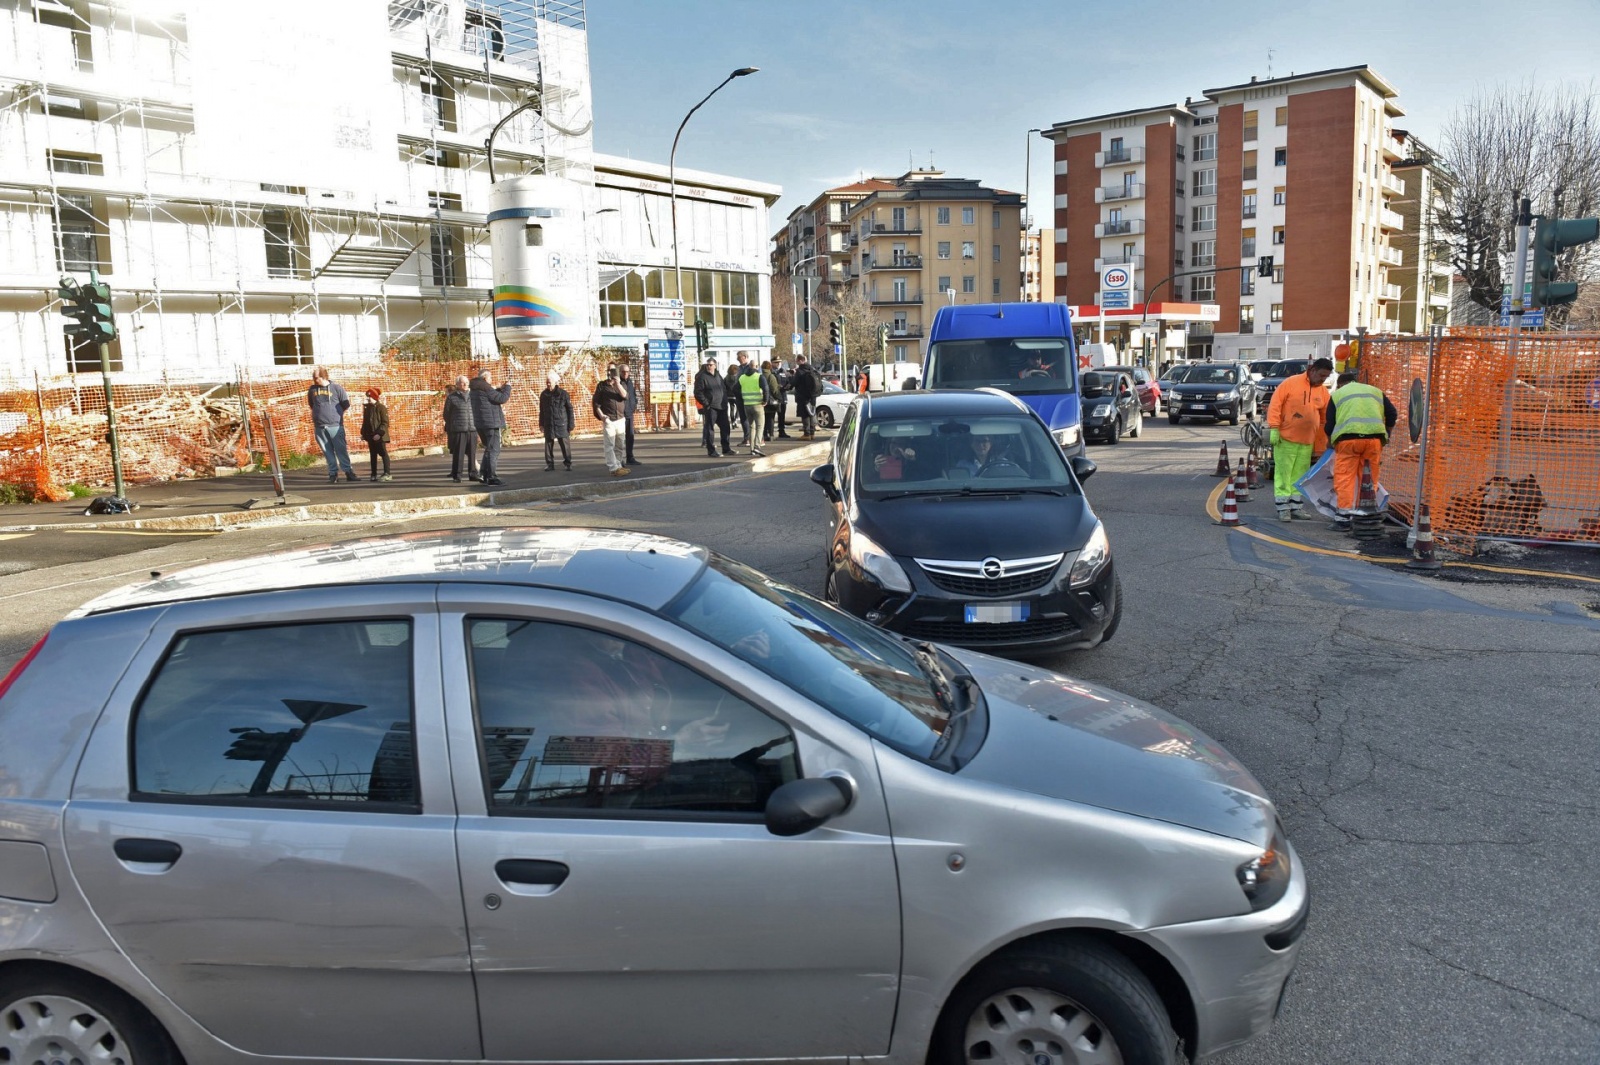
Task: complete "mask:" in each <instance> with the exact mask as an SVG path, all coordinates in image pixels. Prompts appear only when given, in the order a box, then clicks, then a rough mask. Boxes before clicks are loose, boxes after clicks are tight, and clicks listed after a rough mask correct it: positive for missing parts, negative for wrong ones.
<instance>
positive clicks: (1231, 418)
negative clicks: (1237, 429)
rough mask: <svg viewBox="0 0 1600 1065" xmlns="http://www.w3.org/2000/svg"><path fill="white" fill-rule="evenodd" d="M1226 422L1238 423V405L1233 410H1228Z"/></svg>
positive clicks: (1230, 423)
mask: <svg viewBox="0 0 1600 1065" xmlns="http://www.w3.org/2000/svg"><path fill="white" fill-rule="evenodd" d="M1228 424H1229V425H1238V424H1239V408H1238V407H1234V408H1233V410H1231V411H1229V412H1228Z"/></svg>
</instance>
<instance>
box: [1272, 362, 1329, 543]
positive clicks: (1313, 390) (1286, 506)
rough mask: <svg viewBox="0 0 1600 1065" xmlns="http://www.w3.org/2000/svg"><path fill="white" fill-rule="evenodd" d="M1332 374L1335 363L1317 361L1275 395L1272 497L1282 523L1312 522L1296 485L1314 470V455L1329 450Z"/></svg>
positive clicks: (1290, 380) (1279, 389) (1292, 378)
mask: <svg viewBox="0 0 1600 1065" xmlns="http://www.w3.org/2000/svg"><path fill="white" fill-rule="evenodd" d="M1332 372H1333V361H1332V360H1331V359H1315V360H1313V361H1312V363H1311V365H1310V366H1308V367H1306V372H1305V373H1300V374H1295V375H1294V376H1293V377H1291V378H1289V379H1288V380H1287V381H1285V382H1284V383H1283V384H1281V385H1279V386H1278V388H1277V391H1275V392H1273V393H1272V403H1271V405H1270V406H1269V407H1268V408H1267V427H1268V428H1269V429H1270V430H1271V437H1270V439H1271V441H1272V497H1273V501H1274V502H1275V503H1277V505H1278V520H1279V521H1295V520H1301V521H1310V520H1311V515H1310V514H1307V513H1306V511H1305V503H1306V501H1305V498H1304V497H1303V496H1301V494H1300V489H1299V488H1297V487H1296V484H1297V483H1298V482H1299V480H1300V478H1302V477H1304V476H1305V475H1306V471H1308V470H1310V469H1311V458H1312V455H1313V454H1316V455H1320V454H1322V452H1324V451H1326V450H1327V449H1328V443H1327V434H1326V433H1325V432H1324V430H1323V428H1322V422H1323V417H1324V414H1325V412H1326V411H1327V409H1328V390H1327V389H1326V388H1324V387H1323V382H1324V381H1326V380H1327V379H1328V375H1329V374H1331V373H1332Z"/></svg>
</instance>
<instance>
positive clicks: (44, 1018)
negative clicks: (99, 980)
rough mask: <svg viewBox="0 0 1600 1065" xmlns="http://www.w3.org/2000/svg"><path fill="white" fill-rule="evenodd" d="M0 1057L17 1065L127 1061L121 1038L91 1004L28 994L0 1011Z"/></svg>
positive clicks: (130, 1058)
mask: <svg viewBox="0 0 1600 1065" xmlns="http://www.w3.org/2000/svg"><path fill="white" fill-rule="evenodd" d="M0 1061H5V1062H16V1063H18V1065H35V1063H43V1065H96V1063H99V1065H133V1054H132V1052H131V1051H130V1050H129V1048H128V1044H127V1042H126V1040H124V1038H123V1036H122V1033H121V1032H119V1031H118V1030H117V1028H116V1026H115V1025H114V1024H112V1023H111V1021H110V1019H109V1018H107V1017H106V1016H105V1015H104V1014H103V1013H101V1012H100V1011H99V1010H97V1009H95V1008H94V1007H92V1006H90V1005H88V1004H86V1003H84V1002H80V1001H79V1000H77V999H75V998H67V997H65V996H61V995H29V996H26V997H24V998H20V999H16V1000H14V1001H12V1002H11V1003H10V1004H8V1005H7V1006H6V1007H5V1008H4V1009H0Z"/></svg>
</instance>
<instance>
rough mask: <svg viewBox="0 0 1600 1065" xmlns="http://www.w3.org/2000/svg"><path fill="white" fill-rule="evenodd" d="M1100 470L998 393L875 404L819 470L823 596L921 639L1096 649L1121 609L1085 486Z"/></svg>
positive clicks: (849, 426) (877, 400)
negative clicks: (826, 519)
mask: <svg viewBox="0 0 1600 1065" xmlns="http://www.w3.org/2000/svg"><path fill="white" fill-rule="evenodd" d="M1094 470H1095V465H1094V463H1093V462H1091V461H1089V460H1088V459H1086V458H1084V457H1082V456H1076V457H1074V458H1072V459H1071V460H1070V461H1069V460H1068V458H1067V457H1066V455H1065V454H1063V453H1062V450H1061V448H1060V446H1059V445H1058V444H1057V443H1056V442H1055V440H1053V439H1052V438H1051V436H1050V433H1049V431H1048V430H1047V429H1046V428H1045V425H1044V423H1043V422H1042V421H1040V420H1039V417H1038V415H1036V414H1034V413H1033V412H1032V411H1031V410H1029V409H1028V407H1027V406H1026V405H1025V404H1023V403H1022V402H1021V401H1020V400H1018V399H1016V398H1015V397H1012V396H1009V395H1006V394H1005V393H1003V392H1000V391H998V390H995V391H989V390H981V391H977V392H957V391H938V392H900V393H890V394H887V395H882V396H869V397H867V398H865V399H863V400H861V401H860V402H858V403H856V404H855V405H854V406H852V407H851V408H850V412H849V414H848V415H847V417H846V418H845V421H844V424H843V425H841V426H840V428H839V432H838V435H837V436H836V437H835V439H834V445H833V461H832V462H830V463H828V464H826V465H823V466H818V467H817V468H816V469H814V470H812V471H811V479H812V480H813V481H815V482H816V483H817V484H818V485H820V486H821V487H822V490H823V491H824V492H825V493H826V494H827V497H828V502H829V509H830V512H831V515H832V521H833V534H832V538H831V542H830V543H829V546H828V558H827V568H826V573H825V577H824V585H823V592H824V596H825V597H826V598H827V600H828V601H829V602H831V603H837V604H838V605H839V606H842V607H843V608H844V609H846V610H848V611H850V612H851V613H852V614H856V615H858V616H860V617H863V618H866V619H867V620H868V621H870V622H873V623H874V624H877V625H881V626H883V627H884V628H886V629H889V630H891V631H893V632H897V633H900V634H901V635H904V636H908V637H910V638H912V639H916V640H931V641H934V642H938V643H950V644H957V645H959V646H963V647H973V648H977V649H979V650H983V651H1000V652H1007V653H1011V654H1020V655H1033V654H1040V653H1046V652H1054V651H1061V650H1071V649H1076V648H1085V647H1094V646H1095V645H1097V644H1099V643H1101V642H1103V641H1105V640H1108V639H1110V638H1111V636H1112V634H1113V633H1114V632H1115V631H1116V629H1117V624H1118V622H1119V620H1120V609H1121V603H1122V592H1121V588H1120V586H1119V584H1118V581H1117V577H1116V574H1115V572H1114V568H1113V566H1112V562H1111V547H1110V544H1109V542H1108V541H1107V540H1106V533H1105V529H1104V527H1103V526H1102V525H1101V524H1100V520H1099V519H1098V518H1096V517H1095V514H1094V511H1093V510H1092V509H1091V508H1090V506H1089V501H1088V500H1087V499H1086V498H1085V497H1084V494H1083V488H1082V486H1081V484H1080V481H1081V480H1082V479H1084V478H1087V477H1088V476H1089V475H1090V474H1092V473H1093V472H1094Z"/></svg>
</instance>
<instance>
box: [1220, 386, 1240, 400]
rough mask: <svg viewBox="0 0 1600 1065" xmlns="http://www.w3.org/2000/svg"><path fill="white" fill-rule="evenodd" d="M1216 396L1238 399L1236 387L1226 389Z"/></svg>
mask: <svg viewBox="0 0 1600 1065" xmlns="http://www.w3.org/2000/svg"><path fill="white" fill-rule="evenodd" d="M1218 398H1220V399H1238V398H1239V390H1238V389H1237V388H1231V389H1229V390H1228V391H1226V392H1224V393H1222V395H1221V396H1220V397H1218Z"/></svg>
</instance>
